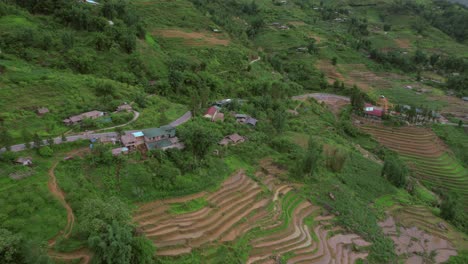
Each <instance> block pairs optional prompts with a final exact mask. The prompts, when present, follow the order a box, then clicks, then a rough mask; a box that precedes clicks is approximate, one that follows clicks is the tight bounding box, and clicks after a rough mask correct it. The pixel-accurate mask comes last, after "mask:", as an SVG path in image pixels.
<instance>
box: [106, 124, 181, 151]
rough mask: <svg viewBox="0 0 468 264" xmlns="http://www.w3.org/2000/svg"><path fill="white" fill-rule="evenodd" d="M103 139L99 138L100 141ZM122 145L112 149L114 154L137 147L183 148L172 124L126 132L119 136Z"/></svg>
mask: <svg viewBox="0 0 468 264" xmlns="http://www.w3.org/2000/svg"><path fill="white" fill-rule="evenodd" d="M102 141H103V140H102V139H101V142H102ZM120 142H121V144H122V147H119V148H115V149H113V150H112V154H113V155H114V156H117V155H120V154H122V153H123V154H126V153H128V152H130V151H134V150H137V149H142V150H147V151H149V150H154V149H161V150H166V149H170V148H177V149H183V148H184V144H183V143H181V142H180V141H179V139H178V138H177V137H176V129H175V127H173V126H169V125H167V126H162V127H156V128H148V129H145V130H142V131H130V132H126V133H125V134H124V135H122V136H121V137H120Z"/></svg>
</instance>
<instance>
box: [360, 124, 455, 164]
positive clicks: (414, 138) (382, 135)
mask: <svg viewBox="0 0 468 264" xmlns="http://www.w3.org/2000/svg"><path fill="white" fill-rule="evenodd" d="M361 129H362V130H364V131H365V132H367V133H369V134H371V135H372V136H373V137H374V138H375V139H376V140H377V141H379V142H380V143H381V144H382V145H384V146H386V147H388V148H390V149H392V150H394V151H397V152H399V153H401V154H406V155H410V156H421V157H440V156H441V155H442V154H444V153H445V152H446V151H447V148H446V146H445V144H444V143H443V142H442V141H441V140H440V139H439V138H438V137H437V135H435V134H434V132H432V131H431V130H429V129H426V128H422V127H400V128H394V127H385V126H376V125H373V126H369V125H364V126H361Z"/></svg>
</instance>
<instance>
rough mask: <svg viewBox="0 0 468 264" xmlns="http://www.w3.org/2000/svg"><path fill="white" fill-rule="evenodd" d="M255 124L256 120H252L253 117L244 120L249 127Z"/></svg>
mask: <svg viewBox="0 0 468 264" xmlns="http://www.w3.org/2000/svg"><path fill="white" fill-rule="evenodd" d="M257 122H258V120H257V119H255V118H253V117H248V118H247V120H245V123H246V124H249V125H252V126H255V125H257Z"/></svg>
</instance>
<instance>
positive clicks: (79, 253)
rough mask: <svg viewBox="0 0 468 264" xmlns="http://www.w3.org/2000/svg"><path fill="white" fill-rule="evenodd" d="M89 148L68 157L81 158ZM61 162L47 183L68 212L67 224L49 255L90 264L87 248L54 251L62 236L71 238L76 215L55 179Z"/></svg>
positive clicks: (55, 239)
mask: <svg viewBox="0 0 468 264" xmlns="http://www.w3.org/2000/svg"><path fill="white" fill-rule="evenodd" d="M87 151H88V149H87V148H82V149H76V150H73V151H71V152H68V153H67V154H66V156H80V155H82V154H84V153H85V152H87ZM59 162H60V160H57V161H55V162H54V164H53V165H52V167H50V169H49V181H48V183H47V186H48V188H49V191H50V193H51V194H52V195H53V196H54V197H55V198H56V199H57V200H59V202H60V204H62V206H63V207H64V208H65V210H66V211H67V224H66V225H65V227H64V228H63V230H61V231H60V232H59V233H58V234H57V235H55V236H54V237H53V238H52V239H50V240H49V243H48V245H49V250H48V252H47V253H48V255H49V256H50V257H51V258H53V259H58V260H65V261H66V260H74V259H81V262H80V264H88V263H89V262H90V260H91V258H92V253H91V252H90V251H89V250H88V249H86V248H81V249H78V250H76V251H73V252H67V253H62V252H57V251H55V250H54V249H53V246H54V245H55V244H56V242H57V238H58V237H59V236H60V235H62V236H63V237H64V238H69V237H70V235H71V233H72V230H73V227H74V224H75V214H74V213H73V209H72V208H71V206H70V205H69V204H68V203H67V201H66V199H65V193H64V192H63V191H62V189H60V187H59V186H58V183H57V178H56V177H55V168H56V167H57V165H58V164H59Z"/></svg>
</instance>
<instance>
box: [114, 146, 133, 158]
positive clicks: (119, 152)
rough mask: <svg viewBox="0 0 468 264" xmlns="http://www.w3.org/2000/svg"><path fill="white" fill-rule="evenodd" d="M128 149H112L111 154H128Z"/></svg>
mask: <svg viewBox="0 0 468 264" xmlns="http://www.w3.org/2000/svg"><path fill="white" fill-rule="evenodd" d="M128 150H129V149H128V148H126V147H123V148H115V149H112V156H120V155H121V154H128Z"/></svg>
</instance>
